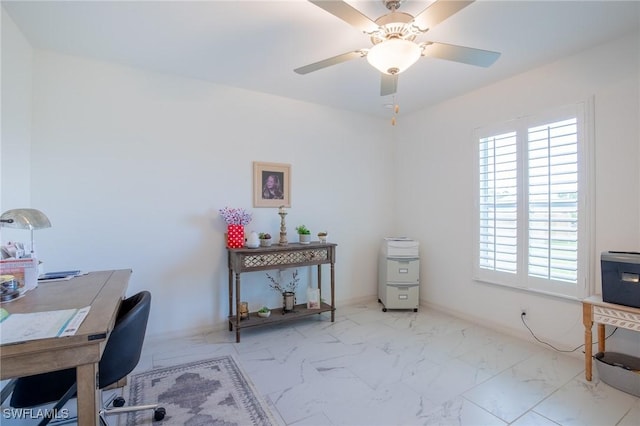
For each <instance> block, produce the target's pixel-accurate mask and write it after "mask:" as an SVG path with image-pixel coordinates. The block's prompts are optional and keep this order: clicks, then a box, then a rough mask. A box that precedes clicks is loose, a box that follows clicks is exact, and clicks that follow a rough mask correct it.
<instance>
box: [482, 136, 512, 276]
mask: <svg viewBox="0 0 640 426" xmlns="http://www.w3.org/2000/svg"><path fill="white" fill-rule="evenodd" d="M479 162H480V164H479V172H480V173H479V183H480V188H479V189H480V198H479V212H480V218H479V219H480V228H479V231H480V235H479V237H480V238H479V245H480V247H479V249H480V251H479V262H480V264H479V266H480V268H481V269H486V270H492V271H502V272H509V273H513V274H515V273H517V271H518V235H517V233H518V219H517V213H518V203H517V201H518V200H517V197H518V181H517V177H518V176H517V170H518V161H517V148H516V132H509V133H504V134H500V135H497V136H490V137H484V138H481V139H480V140H479Z"/></svg>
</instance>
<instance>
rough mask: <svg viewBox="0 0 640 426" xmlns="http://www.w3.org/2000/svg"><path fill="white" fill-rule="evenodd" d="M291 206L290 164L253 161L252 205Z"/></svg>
mask: <svg viewBox="0 0 640 426" xmlns="http://www.w3.org/2000/svg"><path fill="white" fill-rule="evenodd" d="M280 206H284V207H291V165H290V164H282V163H263V162H258V161H254V162H253V207H280Z"/></svg>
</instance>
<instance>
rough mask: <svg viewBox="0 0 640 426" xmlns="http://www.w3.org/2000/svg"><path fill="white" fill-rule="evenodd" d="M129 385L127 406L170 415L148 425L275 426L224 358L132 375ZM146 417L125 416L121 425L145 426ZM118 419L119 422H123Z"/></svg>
mask: <svg viewBox="0 0 640 426" xmlns="http://www.w3.org/2000/svg"><path fill="white" fill-rule="evenodd" d="M130 382H131V384H130V390H129V401H128V402H130V403H132V404H152V403H158V402H160V403H162V405H163V407H165V408H166V410H167V413H170V416H171V417H169V416H167V418H165V420H164V421H163V422H159V423H155V422H154V423H153V424H160V423H162V424H165V425H166V424H171V425H190V424H194V425H195V424H198V425H204V424H207V425H232V424H235V425H259V426H275V425H278V424H279V423H278V422H277V421H276V420H275V418H274V417H273V414H271V412H270V411H269V408H268V405H267V403H266V402H265V401H264V399H262V397H261V396H260V393H259V392H257V390H256V389H255V387H254V385H253V383H252V382H251V380H250V379H249V377H248V376H247V375H246V373H245V372H244V371H243V370H242V369H241V368H240V365H239V364H238V363H237V362H236V361H235V359H234V358H233V357H232V356H230V355H226V356H222V357H217V358H213V359H208V360H204V361H194V362H189V363H186V364H180V365H175V366H171V367H163V368H158V369H155V370H151V371H146V372H143V373H139V374H133V375H132V376H131V377H130ZM152 416H153V413H145V412H136V413H131V414H129V415H127V416H126V423H123V424H126V426H139V425H151V424H152V420H153V418H152ZM122 417H123V419H122V420H124V417H125V416H122Z"/></svg>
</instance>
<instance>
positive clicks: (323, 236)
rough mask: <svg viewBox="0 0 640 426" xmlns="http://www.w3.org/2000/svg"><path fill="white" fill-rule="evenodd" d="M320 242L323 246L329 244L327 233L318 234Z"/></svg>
mask: <svg viewBox="0 0 640 426" xmlns="http://www.w3.org/2000/svg"><path fill="white" fill-rule="evenodd" d="M318 240H319V241H320V242H321V243H323V244H324V243H326V242H327V231H320V232H318Z"/></svg>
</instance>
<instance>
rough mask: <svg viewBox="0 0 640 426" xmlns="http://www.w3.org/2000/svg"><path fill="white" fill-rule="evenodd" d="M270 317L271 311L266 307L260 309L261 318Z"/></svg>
mask: <svg viewBox="0 0 640 426" xmlns="http://www.w3.org/2000/svg"><path fill="white" fill-rule="evenodd" d="M269 315H271V310H270V309H269V308H267V307H266V306H263V307H262V308H260V309H258V316H259V317H260V318H269Z"/></svg>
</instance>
